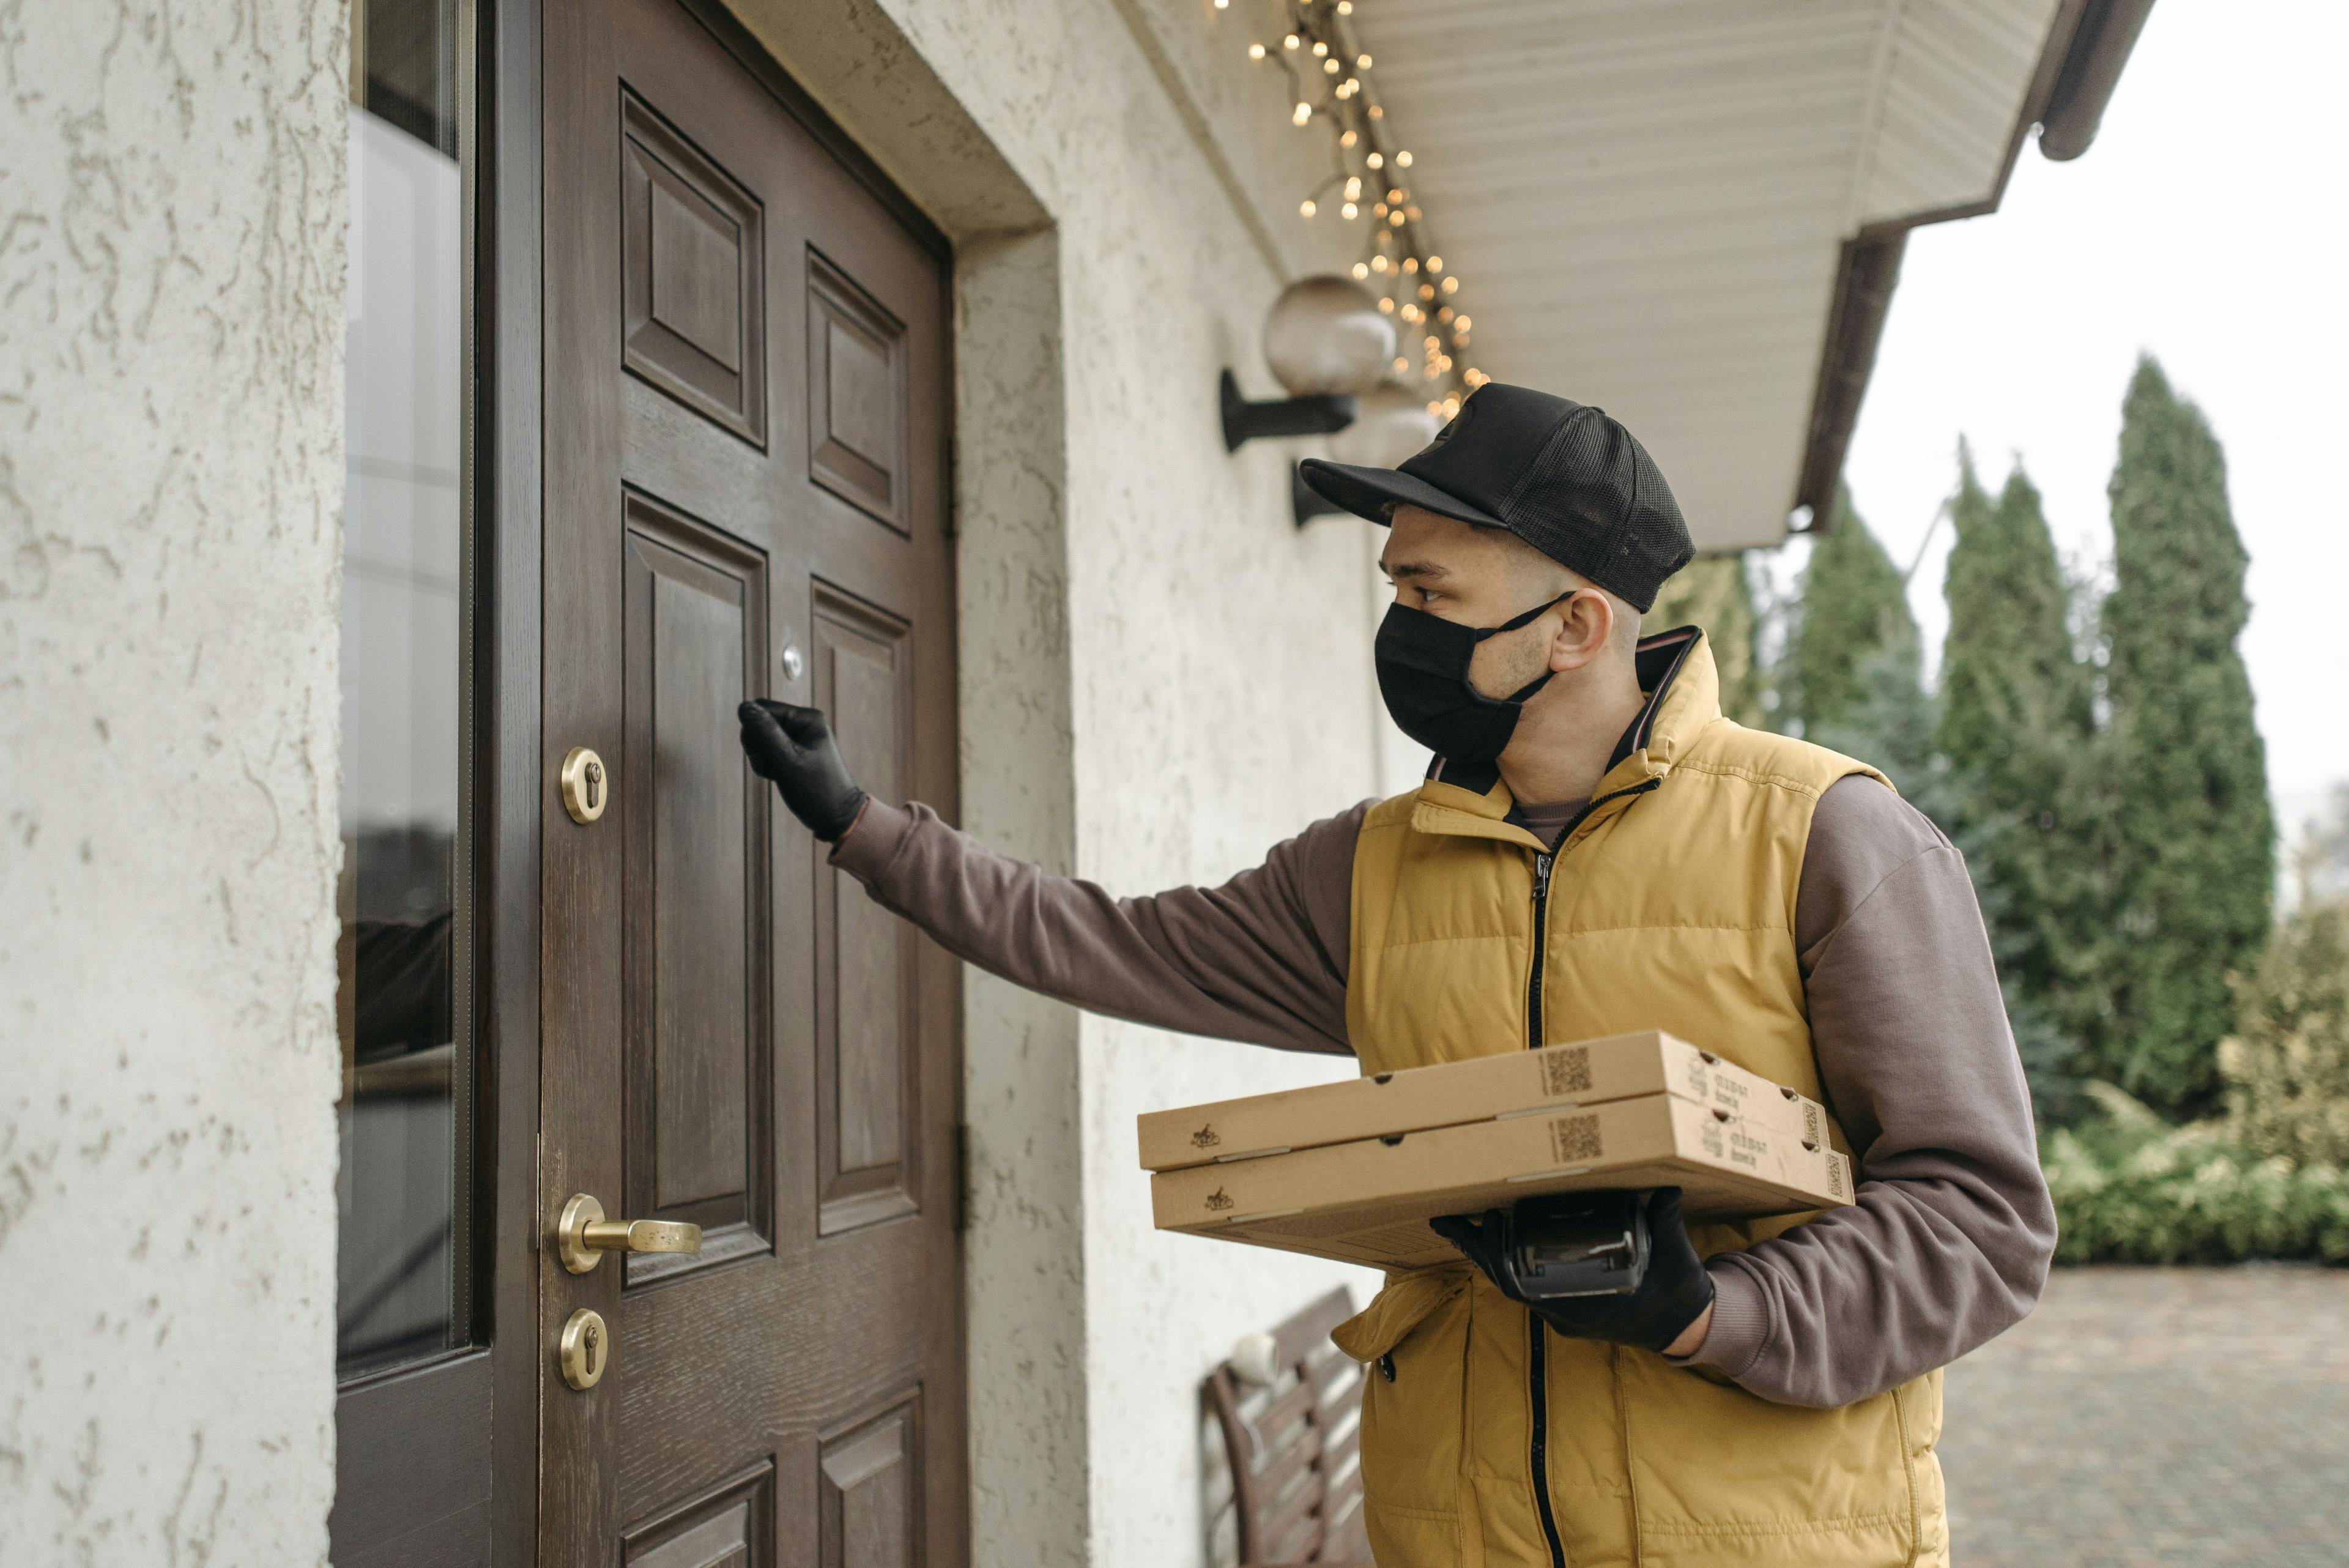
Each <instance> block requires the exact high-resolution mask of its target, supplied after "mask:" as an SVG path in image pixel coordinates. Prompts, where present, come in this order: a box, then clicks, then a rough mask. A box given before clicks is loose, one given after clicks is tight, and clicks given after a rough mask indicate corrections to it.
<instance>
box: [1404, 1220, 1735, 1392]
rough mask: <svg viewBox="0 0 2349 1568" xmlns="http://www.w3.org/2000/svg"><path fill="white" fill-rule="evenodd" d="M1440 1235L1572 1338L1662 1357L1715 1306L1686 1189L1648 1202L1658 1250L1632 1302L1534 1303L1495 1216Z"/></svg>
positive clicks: (1448, 1226)
mask: <svg viewBox="0 0 2349 1568" xmlns="http://www.w3.org/2000/svg"><path fill="white" fill-rule="evenodd" d="M1428 1224H1429V1225H1430V1226H1431V1227H1433V1230H1434V1231H1435V1233H1436V1234H1437V1235H1439V1236H1441V1237H1443V1238H1444V1240H1445V1241H1449V1242H1451V1243H1452V1244H1453V1245H1454V1246H1455V1247H1457V1248H1459V1249H1460V1251H1461V1255H1462V1256H1464V1257H1465V1258H1466V1259H1467V1260H1468V1261H1469V1262H1472V1263H1474V1264H1475V1265H1476V1266H1477V1267H1478V1268H1479V1269H1482V1270H1483V1271H1484V1272H1485V1278H1486V1279H1488V1280H1490V1281H1492V1282H1493V1283H1494V1284H1495V1285H1497V1286H1499V1287H1500V1291H1501V1293H1502V1294H1503V1295H1505V1296H1507V1297H1508V1298H1509V1299H1510V1300H1511V1301H1517V1302H1525V1303H1526V1306H1527V1307H1528V1308H1529V1309H1530V1310H1531V1311H1532V1312H1533V1314H1534V1315H1535V1316H1537V1317H1538V1318H1540V1319H1541V1320H1542V1321H1543V1322H1545V1323H1547V1324H1549V1325H1550V1327H1552V1328H1554V1329H1556V1330H1557V1332H1558V1333H1560V1334H1564V1335H1565V1336H1566V1337H1567V1338H1568V1339H1604V1340H1611V1341H1613V1342H1614V1343H1615V1344H1617V1345H1638V1346H1639V1347H1640V1349H1642V1350H1656V1351H1661V1350H1662V1349H1663V1348H1664V1346H1666V1345H1670V1344H1671V1342H1672V1341H1674V1340H1676V1339H1678V1338H1679V1337H1680V1336H1681V1334H1682V1331H1683V1330H1685V1329H1686V1328H1687V1327H1688V1325H1689V1324H1692V1323H1694V1322H1695V1321H1696V1320H1697V1317H1698V1315H1699V1314H1702V1312H1703V1311H1704V1309H1705V1308H1706V1307H1709V1306H1711V1305H1712V1304H1713V1279H1712V1276H1710V1275H1708V1274H1707V1273H1706V1272H1704V1262H1703V1260H1702V1259H1701V1258H1699V1257H1698V1256H1697V1255H1696V1248H1695V1247H1694V1246H1692V1245H1691V1244H1690V1241H1689V1237H1688V1228H1687V1227H1686V1226H1685V1225H1683V1224H1682V1223H1681V1189H1679V1188H1677V1187H1659V1188H1657V1189H1655V1190H1654V1191H1653V1192H1651V1193H1650V1194H1649V1195H1648V1231H1649V1233H1650V1243H1649V1244H1650V1247H1651V1251H1650V1252H1649V1254H1648V1272H1647V1275H1646V1277H1645V1278H1643V1279H1642V1280H1641V1281H1640V1288H1639V1289H1638V1290H1636V1291H1634V1292H1632V1293H1630V1295H1627V1296H1568V1297H1565V1298H1563V1299H1561V1300H1557V1301H1545V1302H1528V1301H1526V1295H1525V1292H1524V1291H1523V1290H1521V1289H1520V1288H1519V1287H1518V1284H1517V1272H1516V1268H1515V1267H1514V1266H1513V1265H1512V1264H1511V1263H1510V1262H1509V1216H1508V1212H1507V1210H1501V1209H1488V1210H1485V1216H1484V1218H1483V1220H1477V1219H1475V1218H1474V1217H1472V1216H1470V1215H1466V1214H1446V1215H1444V1216H1443V1217H1441V1218H1440V1219H1435V1220H1429V1221H1428Z"/></svg>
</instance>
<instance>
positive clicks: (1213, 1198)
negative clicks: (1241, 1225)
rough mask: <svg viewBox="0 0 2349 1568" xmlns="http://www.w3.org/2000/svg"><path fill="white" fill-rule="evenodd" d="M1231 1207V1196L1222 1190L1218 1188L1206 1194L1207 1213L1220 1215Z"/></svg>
mask: <svg viewBox="0 0 2349 1568" xmlns="http://www.w3.org/2000/svg"><path fill="white" fill-rule="evenodd" d="M1231 1206H1232V1195H1231V1194H1230V1193H1228V1192H1226V1191H1225V1190H1224V1189H1222V1188H1220V1187H1218V1188H1216V1189H1215V1190H1214V1191H1213V1192H1210V1193H1208V1194H1207V1211H1208V1212H1209V1213H1211V1214H1221V1213H1222V1212H1223V1211H1224V1210H1226V1209H1229V1208H1230V1207H1231Z"/></svg>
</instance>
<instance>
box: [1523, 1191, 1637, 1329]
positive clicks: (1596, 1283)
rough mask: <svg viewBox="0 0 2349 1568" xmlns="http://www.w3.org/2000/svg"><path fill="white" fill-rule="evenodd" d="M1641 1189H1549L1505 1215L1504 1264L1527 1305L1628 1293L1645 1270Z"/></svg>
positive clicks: (1634, 1289) (1632, 1290) (1527, 1199)
mask: <svg viewBox="0 0 2349 1568" xmlns="http://www.w3.org/2000/svg"><path fill="white" fill-rule="evenodd" d="M1645 1198H1646V1194H1644V1193H1640V1192H1625V1191H1613V1192H1554V1193H1550V1194H1548V1195H1547V1196H1546V1197H1541V1198H1526V1199H1519V1200H1518V1201H1517V1204H1516V1207H1515V1208H1513V1209H1511V1210H1509V1241H1508V1258H1509V1264H1510V1266H1511V1268H1513V1269H1514V1270H1515V1271H1516V1276H1517V1287H1518V1289H1519V1290H1521V1291H1523V1292H1524V1293H1525V1296H1526V1300H1527V1301H1533V1302H1544V1301H1557V1300H1559V1299H1561V1298H1563V1297H1567V1296H1628V1295H1630V1294H1631V1293H1633V1292H1634V1291H1637V1290H1638V1289H1639V1288H1640V1280H1641V1279H1643V1278H1645V1277H1646V1275H1647V1272H1648V1245H1649V1237H1648V1207H1647V1204H1646V1202H1645V1201H1644V1199H1645Z"/></svg>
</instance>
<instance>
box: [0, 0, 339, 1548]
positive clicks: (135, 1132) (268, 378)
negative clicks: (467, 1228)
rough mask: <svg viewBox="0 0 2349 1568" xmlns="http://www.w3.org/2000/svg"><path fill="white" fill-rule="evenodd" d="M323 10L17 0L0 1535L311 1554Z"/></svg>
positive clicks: (5, 486) (327, 922) (328, 978)
mask: <svg viewBox="0 0 2349 1568" xmlns="http://www.w3.org/2000/svg"><path fill="white" fill-rule="evenodd" d="M343 26H344V24H343V17H342V14H341V8H340V7H339V6H338V5H332V4H324V5H321V4H315V3H313V0H244V3H243V4H240V5H170V6H166V5H160V4H153V3H143V0H129V3H126V4H118V5H87V4H82V3H79V0H70V3H68V0H35V3H33V4H29V5H0V780H5V784H0V818H5V821H4V822H0V827H5V832H4V833H0V911H5V913H0V1324H6V1334H5V1341H0V1563H12V1564H13V1563H23V1564H26V1565H27V1568H30V1565H32V1564H36V1563H37V1564H42V1565H45V1568H46V1565H48V1564H79V1563H93V1564H114V1563H156V1564H166V1563H179V1564H196V1563H222V1564H225V1563H269V1564H295V1563H318V1562H322V1561H323V1560H324V1558H325V1556H326V1510H327V1504H328V1501H329V1498H330V1494H331V1491H332V1488H333V1480H334V1323H333V1316H334V1290H335V1270H334V1260H335V1203H334V1179H335V1159H336V1152H335V1123H334V1110H333V1106H334V1101H335V1095H336V1070H337V1069H336V1044H335V1015H334V987H335V971H334V936H335V922H334V915H335V907H334V896H333V895H334V878H335V869H336V853H337V851H336V832H335V783H336V601H337V594H338V589H337V579H336V573H337V556H338V549H339V526H340V524H339V518H340V511H341V504H342V488H343V482H342V436H343V430H342V417H343V416H342V409H343V227H344V207H345V202H344V163H345V153H344V107H343V100H344V87H343V82H344V70H345V66H346V62H347V52H346V46H345V42H344V32H343Z"/></svg>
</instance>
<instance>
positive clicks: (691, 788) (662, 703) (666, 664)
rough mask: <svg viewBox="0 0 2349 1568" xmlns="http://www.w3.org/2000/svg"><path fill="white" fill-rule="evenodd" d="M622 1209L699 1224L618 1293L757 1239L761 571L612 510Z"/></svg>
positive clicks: (763, 857) (651, 1258)
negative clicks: (621, 942) (622, 889)
mask: <svg viewBox="0 0 2349 1568" xmlns="http://www.w3.org/2000/svg"><path fill="white" fill-rule="evenodd" d="M626 514H627V534H626V549H627V561H626V617H627V620H626V632H625V634H624V639H625V642H626V649H627V656H628V657H627V677H626V679H627V690H626V698H625V708H626V720H627V736H628V749H627V753H626V756H625V758H624V759H623V761H622V763H621V767H620V770H619V776H621V777H625V778H631V779H636V780H640V781H647V782H648V784H649V786H650V787H649V788H640V789H637V790H635V791H632V792H630V793H629V794H628V796H627V800H628V804H627V806H626V811H627V826H628V837H629V855H628V862H629V864H628V890H627V895H626V910H627V919H628V927H629V929H628V974H627V988H628V994H627V1004H626V1012H627V1025H626V1026H627V1035H628V1043H629V1053H628V1056H629V1072H628V1078H627V1087H626V1095H627V1098H628V1104H629V1106H630V1108H631V1109H632V1110H633V1111H634V1112H635V1120H634V1125H633V1126H631V1127H630V1128H629V1129H628V1130H629V1138H630V1142H629V1145H628V1151H627V1156H626V1163H627V1170H628V1191H627V1202H628V1212H629V1213H630V1214H631V1215H633V1216H637V1217H642V1216H645V1215H657V1216H658V1217H659V1218H661V1219H664V1220H688V1221H690V1222H692V1223H694V1224H697V1225H699V1226H700V1227H701V1228H702V1231H703V1242H702V1250H701V1252H700V1253H699V1255H698V1257H678V1256H673V1255H669V1254H662V1253H642V1254H630V1255H629V1256H628V1258H627V1260H626V1262H627V1274H628V1279H629V1280H630V1282H637V1281H642V1280H649V1279H652V1278H654V1277H656V1276H657V1275H659V1274H664V1273H676V1272H685V1271H688V1270H691V1269H694V1268H697V1267H706V1266H708V1265H709V1264H711V1263H714V1262H723V1261H725V1260H727V1259H730V1258H736V1257H740V1256H743V1255H744V1254H746V1253H748V1252H751V1251H766V1250H767V1249H768V1243H769V1240H770V1235H771V1228H772V1227H771V1220H770V1218H769V1216H770V1215H771V1204H770V1203H769V1202H768V1201H767V1199H768V1197H769V1189H770V1187H771V1183H770V1181H769V1180H768V1179H767V1178H768V1172H769V1169H770V1165H771V1149H772V1148H773V1135H772V1128H773V1115H772V1109H773V1101H772V1096H771V1085H772V1082H773V1032H772V1028H771V1016H770V1014H771V1009H770V1007H769V1005H768V998H769V996H770V994H771V983H770V981H771V966H770V962H769V959H770V955H771V950H772V946H773V941H772V930H771V923H772V922H771V908H772V905H771V900H770V899H769V898H768V880H769V878H768V876H767V835H768V832H769V817H768V811H769V805H768V799H769V796H768V792H767V790H766V789H765V788H764V787H763V785H762V784H761V782H760V781H759V780H758V779H757V778H755V777H753V776H751V775H750V774H747V773H746V771H745V770H744V769H743V767H742V766H741V762H740V753H739V750H738V748H737V747H736V744H735V736H736V733H737V730H738V724H737V722H736V720H735V717H734V709H735V706H736V704H738V703H740V701H742V700H743V698H744V697H745V696H747V695H750V693H752V692H754V691H757V690H759V687H760V682H761V680H762V679H763V672H764V670H765V669H766V665H767V653H766V642H767V603H766V600H767V594H766V584H767V571H766V563H765V561H764V560H763V559H762V558H761V556H758V555H757V554H756V553H755V552H752V551H750V550H749V549H746V548H745V547H744V546H743V545H740V543H739V542H737V541H735V540H732V539H730V538H729V537H728V536H726V535H723V534H721V533H719V532H718V531H717V530H715V529H713V528H710V527H709V526H707V525H706V524H699V523H697V522H695V521H693V520H691V519H689V518H686V517H683V516H681V515H678V514H675V513H672V512H669V511H667V510H666V509H664V508H661V507H659V506H657V505H656V504H653V503H652V502H651V501H649V500H648V499H647V498H645V497H642V496H637V495H630V496H629V497H628V498H627V501H626Z"/></svg>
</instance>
